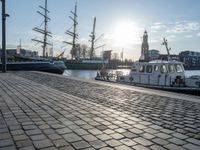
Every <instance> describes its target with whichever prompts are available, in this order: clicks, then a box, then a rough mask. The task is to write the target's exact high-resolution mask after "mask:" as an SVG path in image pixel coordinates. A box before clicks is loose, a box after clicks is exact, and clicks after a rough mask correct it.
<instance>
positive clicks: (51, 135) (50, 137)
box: [48, 133, 62, 140]
mask: <svg viewBox="0 0 200 150" xmlns="http://www.w3.org/2000/svg"><path fill="white" fill-rule="evenodd" d="M48 138H49V139H51V140H57V139H61V138H62V137H61V136H60V135H58V134H56V133H54V134H49V135H48Z"/></svg>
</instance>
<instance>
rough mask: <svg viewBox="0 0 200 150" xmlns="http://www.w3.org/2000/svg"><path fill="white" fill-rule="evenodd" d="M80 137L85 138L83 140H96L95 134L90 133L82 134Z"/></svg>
mask: <svg viewBox="0 0 200 150" xmlns="http://www.w3.org/2000/svg"><path fill="white" fill-rule="evenodd" d="M99 136H100V135H99ZM82 138H83V139H85V140H86V141H88V142H91V141H96V140H97V138H96V137H95V136H93V135H91V134H89V135H84V136H82Z"/></svg>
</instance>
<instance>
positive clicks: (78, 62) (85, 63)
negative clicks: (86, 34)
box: [63, 2, 108, 70]
mask: <svg viewBox="0 0 200 150" xmlns="http://www.w3.org/2000/svg"><path fill="white" fill-rule="evenodd" d="M69 18H70V20H72V22H73V25H72V27H71V28H70V29H68V30H67V31H66V32H65V33H66V34H67V35H68V36H70V37H71V38H72V41H71V42H68V41H63V43H65V44H68V45H71V46H72V48H71V51H70V54H71V60H65V65H66V67H67V69H83V70H93V69H99V68H101V67H102V66H103V65H108V60H102V58H99V59H97V58H96V57H95V50H96V49H98V48H100V47H103V46H104V45H101V46H97V47H95V43H96V42H97V41H98V40H99V39H100V38H101V37H102V36H103V35H100V36H99V37H98V38H96V35H95V29H96V17H95V18H94V22H93V29H92V32H91V35H90V38H91V39H90V40H89V41H90V42H91V48H90V50H89V58H85V55H84V56H83V58H81V47H80V44H79V43H77V40H78V33H77V25H78V22H77V18H78V15H77V2H76V3H75V8H74V11H71V15H70V16H69Z"/></svg>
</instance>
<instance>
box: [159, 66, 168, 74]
mask: <svg viewBox="0 0 200 150" xmlns="http://www.w3.org/2000/svg"><path fill="white" fill-rule="evenodd" d="M160 72H161V73H166V72H167V67H166V66H165V65H161V66H160Z"/></svg>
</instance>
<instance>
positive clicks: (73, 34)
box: [63, 1, 78, 59]
mask: <svg viewBox="0 0 200 150" xmlns="http://www.w3.org/2000/svg"><path fill="white" fill-rule="evenodd" d="M70 13H71V16H69V18H70V19H71V20H72V22H73V26H72V27H71V28H70V29H68V30H67V31H66V32H65V33H66V34H67V35H69V36H71V37H72V42H67V41H63V43H66V44H69V45H72V49H71V52H70V53H71V58H72V59H73V58H75V56H76V40H77V39H78V34H77V25H78V22H77V17H78V16H77V1H76V3H75V8H74V11H70ZM72 28H73V29H72ZM71 29H72V31H71Z"/></svg>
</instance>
